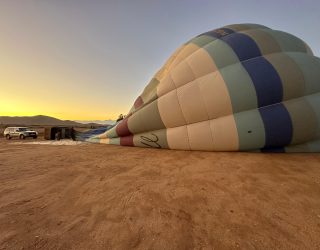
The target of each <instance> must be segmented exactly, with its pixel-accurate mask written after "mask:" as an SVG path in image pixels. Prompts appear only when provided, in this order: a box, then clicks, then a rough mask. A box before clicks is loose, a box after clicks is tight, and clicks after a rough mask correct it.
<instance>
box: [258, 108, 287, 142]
mask: <svg viewBox="0 0 320 250" xmlns="http://www.w3.org/2000/svg"><path fill="white" fill-rule="evenodd" d="M259 112H260V115H261V118H262V120H263V124H264V129H265V136H266V140H265V148H276V147H283V146H286V145H289V144H290V142H291V139H292V134H293V127H292V121H291V117H290V114H289V112H288V110H287V109H286V107H285V106H284V105H283V104H282V103H278V104H276V105H271V106H267V107H262V108H259Z"/></svg>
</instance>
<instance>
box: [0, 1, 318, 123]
mask: <svg viewBox="0 0 320 250" xmlns="http://www.w3.org/2000/svg"><path fill="white" fill-rule="evenodd" d="M248 22H249V23H260V24H263V25H266V26H269V27H271V28H274V29H279V30H284V31H287V32H289V33H292V34H294V35H296V36H298V37H300V38H302V39H303V40H304V41H306V42H307V43H308V44H309V45H310V46H311V48H312V49H313V51H314V53H315V54H316V55H318V56H319V55H320V1H318V0H317V1H316V0H314V1H312V0H300V1H294V0H284V1H282V0H277V1H276V0H266V1H258V0H256V1H253V0H252V1H245V0H241V1H240V0H239V1H237V0H234V1H227V0H221V1H214V0H213V1H208V0H193V1H191V0H170V1H169V0H158V1H155V0H154V1H153V0H127V1H125V0H114V1H111V0H104V1H103V0H34V1H31V0H0V116H1V115H12V116H14V115H37V114H43V115H51V116H55V117H58V118H63V119H108V118H115V117H116V116H117V115H118V114H119V113H126V112H127V111H128V110H129V109H130V107H131V105H132V104H133V101H134V99H135V98H136V97H137V96H138V95H139V94H140V93H141V91H142V90H143V88H144V87H145V85H146V84H147V83H148V81H149V80H150V78H151V77H152V76H153V74H154V73H155V72H156V71H157V70H158V69H159V68H160V67H161V66H162V65H163V63H164V62H165V60H166V59H167V58H168V57H169V56H170V55H171V54H172V52H174V50H175V49H176V48H178V47H179V46H180V45H181V44H182V43H184V42H186V41H187V40H189V39H190V38H192V37H193V36H195V35H198V34H199V33H202V32H205V31H208V30H211V29H214V28H219V27H221V26H224V25H227V24H232V23H248Z"/></svg>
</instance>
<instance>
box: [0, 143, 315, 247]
mask: <svg viewBox="0 0 320 250" xmlns="http://www.w3.org/2000/svg"><path fill="white" fill-rule="evenodd" d="M29 141H30V140H29ZM16 142H17V140H11V141H10V142H8V141H5V140H4V139H1V140H0V249H320V154H260V153H210V152H183V151H170V150H156V149H142V148H129V147H119V146H107V145H98V144H83V145H82V144H80V145H73V146H68V145H61V146H53V145H31V144H26V143H25V142H28V140H26V141H24V143H22V144H17V143H16Z"/></svg>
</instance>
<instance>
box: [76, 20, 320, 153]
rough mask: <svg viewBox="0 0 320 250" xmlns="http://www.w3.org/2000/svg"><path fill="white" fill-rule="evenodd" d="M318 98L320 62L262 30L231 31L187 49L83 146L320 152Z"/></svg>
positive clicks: (209, 35)
mask: <svg viewBox="0 0 320 250" xmlns="http://www.w3.org/2000/svg"><path fill="white" fill-rule="evenodd" d="M319 91H320V59H319V58H317V57H315V56H313V54H312V51H311V49H310V48H309V47H308V45H307V44H306V43H305V42H303V41H302V40H301V39H299V38H297V37H295V36H293V35H291V34H288V33H285V32H282V31H278V30H272V29H270V28H267V27H265V26H262V25H258V24H235V25H229V26H225V27H223V28H220V29H215V30H212V31H209V32H206V33H203V34H201V35H199V36H197V37H195V38H193V39H191V40H190V41H188V42H187V43H185V44H184V45H182V46H181V47H180V48H179V49H178V50H177V51H176V52H175V53H174V54H173V55H172V56H171V57H170V58H169V60H168V61H167V62H166V64H165V65H164V66H163V67H162V68H161V69H160V71H159V72H158V73H157V74H156V75H155V76H154V77H153V79H152V80H151V81H150V83H149V84H148V85H147V86H146V87H145V89H144V91H143V92H142V94H141V95H140V96H139V97H138V98H137V99H136V101H135V103H134V105H133V107H132V109H131V110H130V112H129V114H128V115H127V116H126V118H125V119H124V120H122V121H121V122H120V123H118V124H117V125H116V126H114V127H113V128H111V129H109V130H107V131H105V132H103V133H100V134H98V135H97V133H93V134H92V135H91V136H86V137H85V140H86V141H90V142H99V143H106V144H116V145H123V146H138V147H153V148H169V149H180V150H205V151H258V150H261V151H276V152H320V93H319ZM89 134H90V133H89ZM80 138H81V136H80Z"/></svg>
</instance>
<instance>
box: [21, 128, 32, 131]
mask: <svg viewBox="0 0 320 250" xmlns="http://www.w3.org/2000/svg"><path fill="white" fill-rule="evenodd" d="M28 130H30V129H29V128H19V131H28Z"/></svg>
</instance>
